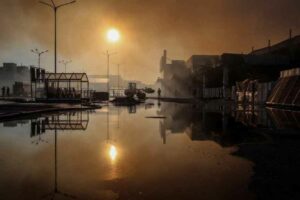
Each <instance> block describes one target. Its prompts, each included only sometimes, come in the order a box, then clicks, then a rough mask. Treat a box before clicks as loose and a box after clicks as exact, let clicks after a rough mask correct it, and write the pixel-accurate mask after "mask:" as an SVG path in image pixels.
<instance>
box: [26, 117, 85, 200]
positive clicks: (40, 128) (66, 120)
mask: <svg viewBox="0 0 300 200" xmlns="http://www.w3.org/2000/svg"><path fill="white" fill-rule="evenodd" d="M88 123H89V111H76V112H67V113H58V114H54V115H51V116H47V117H42V118H39V119H36V122H35V123H33V125H32V130H34V133H32V134H31V135H34V136H36V135H39V136H40V135H41V134H42V133H44V132H46V131H47V130H54V187H53V188H54V189H53V191H52V192H50V193H49V194H46V195H44V196H43V198H49V197H50V198H51V199H54V198H55V196H62V197H66V198H72V199H75V198H76V197H75V196H73V195H71V194H68V193H65V192H62V191H60V190H59V186H58V159H57V158H58V144H57V141H58V131H59V130H60V131H64V130H72V131H75V130H86V129H87V126H88ZM71 133H72V132H71Z"/></svg>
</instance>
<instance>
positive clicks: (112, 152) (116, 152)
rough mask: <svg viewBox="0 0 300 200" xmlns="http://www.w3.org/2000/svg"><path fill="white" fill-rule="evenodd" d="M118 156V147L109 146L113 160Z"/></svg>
mask: <svg viewBox="0 0 300 200" xmlns="http://www.w3.org/2000/svg"><path fill="white" fill-rule="evenodd" d="M117 156H118V151H117V148H116V147H115V146H114V145H110V147H109V157H110V159H111V161H115V160H116V158H117Z"/></svg>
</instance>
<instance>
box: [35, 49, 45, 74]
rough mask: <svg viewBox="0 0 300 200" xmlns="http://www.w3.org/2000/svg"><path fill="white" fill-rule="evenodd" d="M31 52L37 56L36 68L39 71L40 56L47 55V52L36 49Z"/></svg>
mask: <svg viewBox="0 0 300 200" xmlns="http://www.w3.org/2000/svg"><path fill="white" fill-rule="evenodd" d="M31 52H32V53H34V54H36V55H38V67H39V69H41V55H42V54H44V53H47V52H48V50H46V51H39V50H38V49H34V50H33V49H31Z"/></svg>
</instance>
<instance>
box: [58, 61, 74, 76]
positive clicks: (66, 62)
mask: <svg viewBox="0 0 300 200" xmlns="http://www.w3.org/2000/svg"><path fill="white" fill-rule="evenodd" d="M71 62H72V60H67V61H66V60H61V61H59V63H61V64H63V65H64V66H65V73H67V65H68V64H69V63H71Z"/></svg>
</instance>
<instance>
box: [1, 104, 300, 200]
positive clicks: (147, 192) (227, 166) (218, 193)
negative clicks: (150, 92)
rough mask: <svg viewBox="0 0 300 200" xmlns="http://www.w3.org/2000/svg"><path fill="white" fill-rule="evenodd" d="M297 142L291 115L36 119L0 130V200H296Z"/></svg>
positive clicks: (189, 109) (201, 111)
mask: <svg viewBox="0 0 300 200" xmlns="http://www.w3.org/2000/svg"><path fill="white" fill-rule="evenodd" d="M108 110H109V112H107V111H108ZM108 119H109V120H108ZM299 143H300V135H299V112H290V111H288V112H287V111H285V112H283V111H281V110H276V109H264V108H258V107H253V108H251V107H250V108H249V107H248V108H244V107H236V106H234V107H233V106H232V105H224V104H206V105H201V104H200V105H191V104H178V103H167V102H157V101H150V102H147V104H141V105H138V106H131V107H114V106H112V105H111V106H110V107H109V109H108V108H107V107H103V108H102V109H100V110H95V111H72V112H58V113H52V114H43V115H41V116H39V117H30V118H25V119H24V118H22V119H20V120H13V121H6V122H2V123H1V124H0V174H1V178H0V199H30V200H32V199H53V198H54V199H74V198H76V199H149V200H150V199H151V200H154V199H155V200H156V199H164V200H165V199H174V200H177V199H178V200H179V199H184V200H186V199H187V200H189V199H298V197H299V194H298V193H297V188H299V183H298V182H297V181H298V177H299V176H298V175H299V174H298V168H299V166H300V163H299V160H300V159H299V155H300V154H299Z"/></svg>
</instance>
